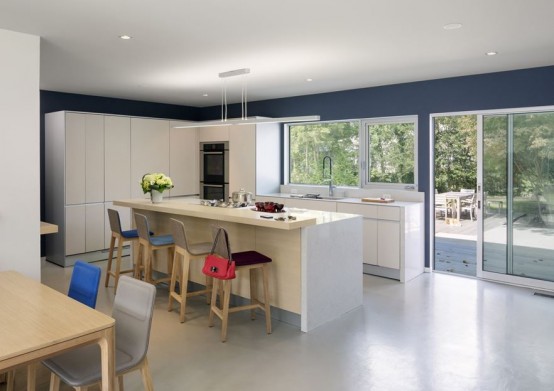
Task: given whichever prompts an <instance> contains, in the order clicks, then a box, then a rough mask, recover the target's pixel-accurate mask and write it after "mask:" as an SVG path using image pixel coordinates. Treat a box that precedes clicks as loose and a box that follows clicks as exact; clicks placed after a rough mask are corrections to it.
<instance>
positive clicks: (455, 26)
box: [442, 23, 462, 30]
mask: <svg viewBox="0 0 554 391" xmlns="http://www.w3.org/2000/svg"><path fill="white" fill-rule="evenodd" d="M442 28H443V29H445V30H458V29H460V28H462V24H461V23H448V24H445V25H444V26H442Z"/></svg>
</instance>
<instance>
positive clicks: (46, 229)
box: [40, 221, 58, 235]
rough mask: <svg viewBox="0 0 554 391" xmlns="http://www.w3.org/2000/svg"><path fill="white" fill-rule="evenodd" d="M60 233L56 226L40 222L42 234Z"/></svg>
mask: <svg viewBox="0 0 554 391" xmlns="http://www.w3.org/2000/svg"><path fill="white" fill-rule="evenodd" d="M56 232H58V226H57V225H55V224H50V223H45V222H44V221H41V222H40V234H41V235H46V234H55V233H56Z"/></svg>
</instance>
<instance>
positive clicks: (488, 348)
mask: <svg viewBox="0 0 554 391" xmlns="http://www.w3.org/2000/svg"><path fill="white" fill-rule="evenodd" d="M99 264H100V265H101V266H102V267H105V262H100V263H99ZM70 275H71V268H66V269H63V268H59V267H57V266H54V265H51V264H47V263H46V264H44V263H43V273H42V276H43V282H44V283H46V284H48V285H50V286H52V287H54V288H56V289H58V290H60V291H62V292H65V291H66V289H67V286H68V281H69V277H70ZM112 300H113V289H112V288H111V287H110V288H104V286H103V283H102V285H101V288H100V296H99V299H98V309H99V310H101V311H104V312H107V313H109V312H110V311H111V302H112ZM363 302H364V305H363V307H361V308H359V309H357V310H354V311H352V312H350V313H348V314H347V315H345V316H344V317H343V318H341V319H339V320H336V321H334V322H330V323H328V324H325V325H323V326H321V327H319V328H317V329H315V330H314V331H312V332H310V333H307V334H306V333H302V332H300V331H299V330H298V329H297V328H295V327H293V326H290V325H287V324H284V323H281V322H278V321H274V322H273V334H271V335H266V334H265V327H264V322H263V320H262V318H260V319H259V320H256V321H254V322H252V321H251V320H250V319H249V318H248V316H247V314H246V313H244V314H240V313H237V314H233V315H232V318H231V322H230V328H229V338H228V341H227V342H226V343H221V342H219V331H220V329H219V327H218V326H219V324H217V323H216V327H214V328H208V326H207V314H208V307H207V306H206V305H205V303H204V302H203V301H202V300H201V299H193V300H191V306H190V308H189V309H188V311H187V322H186V323H184V324H181V323H179V320H178V315H177V313H175V312H172V313H169V312H167V290H166V289H165V288H164V287H160V288H159V289H158V296H157V301H156V312H155V315H154V320H153V328H152V335H151V340H150V348H149V354H148V358H149V362H150V368H151V372H152V377H153V380H154V387H155V388H156V390H158V391H165V390H206V391H211V390H214V391H215V390H230V391H234V390H241V391H249V390H264V391H272V390H288V391H296V390H332V391H335V390H336V391H347V390H352V391H354V390H356V391H359V390H385V391H395V390H402V391H408V390H448V391H455V390H533V391H537V390H554V299H552V298H548V297H543V296H534V295H533V292H532V291H531V290H529V289H524V288H519V287H512V286H507V285H500V284H495V283H490V282H484V281H478V280H475V279H471V278H465V277H458V276H452V275H444V274H438V273H435V274H424V275H422V276H420V277H418V278H416V279H414V280H412V281H410V282H408V283H406V284H400V283H399V282H397V281H393V280H388V279H383V278H379V277H374V276H364V301H363ZM21 375H24V374H23V373H22V371H19V373H18V379H17V389H18V390H23V389H24V386H25V379H24V376H21ZM47 378H48V374H47V373H46V371H45V370H44V369H41V370H40V373H39V383H41V384H40V387H39V388H38V389H39V390H47V389H48V387H47V385H46V382H47ZM125 386H126V387H125V388H126V390H142V385H141V381H140V376H139V375H138V373H134V374H129V375H127V376H126V377H125ZM62 389H63V390H67V389H69V388H62Z"/></svg>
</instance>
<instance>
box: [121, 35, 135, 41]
mask: <svg viewBox="0 0 554 391" xmlns="http://www.w3.org/2000/svg"><path fill="white" fill-rule="evenodd" d="M119 38H121V39H125V40H127V39H131V38H133V37H131V36H130V35H120V36H119Z"/></svg>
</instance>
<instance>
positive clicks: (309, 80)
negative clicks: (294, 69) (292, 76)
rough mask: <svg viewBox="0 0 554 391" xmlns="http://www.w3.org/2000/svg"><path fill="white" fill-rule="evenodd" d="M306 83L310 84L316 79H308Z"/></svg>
mask: <svg viewBox="0 0 554 391" xmlns="http://www.w3.org/2000/svg"><path fill="white" fill-rule="evenodd" d="M306 81H307V82H308V83H309V82H311V81H314V79H310V78H307V79H306Z"/></svg>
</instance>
